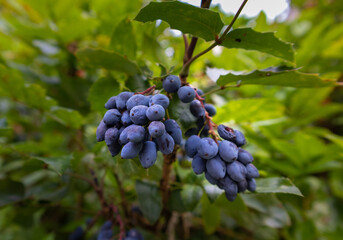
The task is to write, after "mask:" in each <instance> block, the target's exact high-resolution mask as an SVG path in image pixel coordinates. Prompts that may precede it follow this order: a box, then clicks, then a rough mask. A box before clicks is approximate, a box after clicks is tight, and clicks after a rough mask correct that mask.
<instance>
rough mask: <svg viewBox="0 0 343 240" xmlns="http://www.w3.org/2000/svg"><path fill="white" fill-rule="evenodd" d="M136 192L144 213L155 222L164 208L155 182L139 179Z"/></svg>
mask: <svg viewBox="0 0 343 240" xmlns="http://www.w3.org/2000/svg"><path fill="white" fill-rule="evenodd" d="M136 192H137V195H138V201H139V206H140V208H141V210H142V212H143V215H144V216H145V217H146V218H147V219H148V220H149V222H151V223H152V224H154V223H155V222H156V221H157V220H158V218H159V217H160V214H161V210H162V199H161V195H160V191H159V190H158V187H157V186H156V185H155V184H153V183H150V182H146V181H144V182H143V181H140V180H137V181H136Z"/></svg>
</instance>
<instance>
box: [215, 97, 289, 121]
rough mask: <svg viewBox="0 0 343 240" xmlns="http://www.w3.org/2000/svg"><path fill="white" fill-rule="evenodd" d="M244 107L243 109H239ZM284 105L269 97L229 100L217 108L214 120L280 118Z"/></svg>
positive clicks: (282, 114)
mask: <svg viewBox="0 0 343 240" xmlns="http://www.w3.org/2000/svg"><path fill="white" fill-rule="evenodd" d="M241 109H244V111H240V110H241ZM284 111H285V107H284V106H283V105H282V104H281V103H280V102H278V101H275V100H272V99H270V98H244V99H237V100H233V101H229V102H228V103H227V104H225V105H223V106H221V107H219V108H217V114H216V115H215V116H214V119H213V120H214V122H216V123H223V122H229V121H230V120H234V121H235V122H239V123H243V122H257V121H263V120H270V119H275V118H281V117H283V116H284Z"/></svg>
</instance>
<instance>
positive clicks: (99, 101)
mask: <svg viewBox="0 0 343 240" xmlns="http://www.w3.org/2000/svg"><path fill="white" fill-rule="evenodd" d="M119 91H120V86H119V83H118V82H117V80H116V79H114V78H113V77H111V76H107V77H102V78H99V79H98V80H96V82H95V83H93V85H92V87H91V89H90V90H89V95H88V101H89V102H90V103H91V108H92V109H93V110H94V111H105V110H106V109H105V108H104V105H105V103H106V102H107V100H108V99H109V98H110V97H112V96H115V95H117V94H119Z"/></svg>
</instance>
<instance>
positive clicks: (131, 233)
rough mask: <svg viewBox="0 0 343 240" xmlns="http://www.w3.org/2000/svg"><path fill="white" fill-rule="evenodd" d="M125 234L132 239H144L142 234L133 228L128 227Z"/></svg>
mask: <svg viewBox="0 0 343 240" xmlns="http://www.w3.org/2000/svg"><path fill="white" fill-rule="evenodd" d="M126 235H127V236H128V237H131V238H132V239H134V240H144V238H143V235H142V234H141V233H140V232H139V231H138V230H137V229H134V228H132V229H130V230H129V231H128V232H127V234H126Z"/></svg>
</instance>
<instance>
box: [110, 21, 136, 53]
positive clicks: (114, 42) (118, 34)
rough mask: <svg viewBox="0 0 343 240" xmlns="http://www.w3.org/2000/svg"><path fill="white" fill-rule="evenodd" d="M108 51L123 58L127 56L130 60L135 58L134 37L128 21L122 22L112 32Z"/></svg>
mask: <svg viewBox="0 0 343 240" xmlns="http://www.w3.org/2000/svg"><path fill="white" fill-rule="evenodd" d="M110 49H111V50H113V51H116V52H118V53H120V54H123V55H124V56H128V57H129V58H130V59H135V58H136V51H137V45H136V37H135V33H134V30H133V27H132V23H131V21H130V20H129V19H127V18H126V19H124V20H122V21H121V22H120V23H119V24H118V26H117V28H116V29H115V30H114V32H113V34H112V37H111V43H110Z"/></svg>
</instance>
